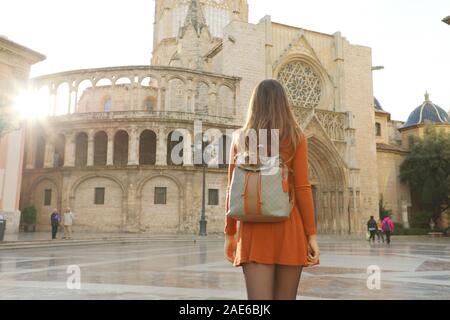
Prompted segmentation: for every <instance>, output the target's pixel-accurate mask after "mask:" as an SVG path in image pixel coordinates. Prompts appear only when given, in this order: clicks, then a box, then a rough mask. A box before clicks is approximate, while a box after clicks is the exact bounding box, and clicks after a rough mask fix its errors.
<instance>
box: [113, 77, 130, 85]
mask: <svg viewBox="0 0 450 320" xmlns="http://www.w3.org/2000/svg"><path fill="white" fill-rule="evenodd" d="M113 84H114V85H116V86H117V85H132V84H133V81H132V77H130V76H125V75H120V76H118V77H114V80H113Z"/></svg>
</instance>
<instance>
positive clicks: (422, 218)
mask: <svg viewBox="0 0 450 320" xmlns="http://www.w3.org/2000/svg"><path fill="white" fill-rule="evenodd" d="M432 218H433V213H432V212H429V211H419V212H415V213H413V214H411V222H410V223H411V227H412V228H426V229H428V228H429V227H430V220H431V219H432Z"/></svg>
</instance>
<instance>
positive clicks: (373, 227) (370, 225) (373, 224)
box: [367, 216, 378, 243]
mask: <svg viewBox="0 0 450 320" xmlns="http://www.w3.org/2000/svg"><path fill="white" fill-rule="evenodd" d="M367 230H368V231H369V233H370V238H369V242H370V241H372V242H373V243H375V235H376V234H377V230H378V225H377V221H376V220H375V218H374V217H373V216H370V219H369V221H368V222H367Z"/></svg>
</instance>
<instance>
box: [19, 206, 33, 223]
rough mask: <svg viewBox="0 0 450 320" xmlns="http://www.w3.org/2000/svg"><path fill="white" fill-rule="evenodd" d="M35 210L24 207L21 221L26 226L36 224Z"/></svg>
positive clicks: (31, 207)
mask: <svg viewBox="0 0 450 320" xmlns="http://www.w3.org/2000/svg"><path fill="white" fill-rule="evenodd" d="M36 218H37V210H36V207H35V206H30V207H26V208H25V209H24V210H23V211H22V221H23V222H24V223H25V224H27V225H32V224H36Z"/></svg>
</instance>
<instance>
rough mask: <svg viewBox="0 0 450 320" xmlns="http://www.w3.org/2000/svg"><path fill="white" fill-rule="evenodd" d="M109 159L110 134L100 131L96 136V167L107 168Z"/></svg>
mask: <svg viewBox="0 0 450 320" xmlns="http://www.w3.org/2000/svg"><path fill="white" fill-rule="evenodd" d="M107 158H108V134H107V133H106V132H105V131H98V132H96V133H95V135H94V166H106V162H107Z"/></svg>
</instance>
